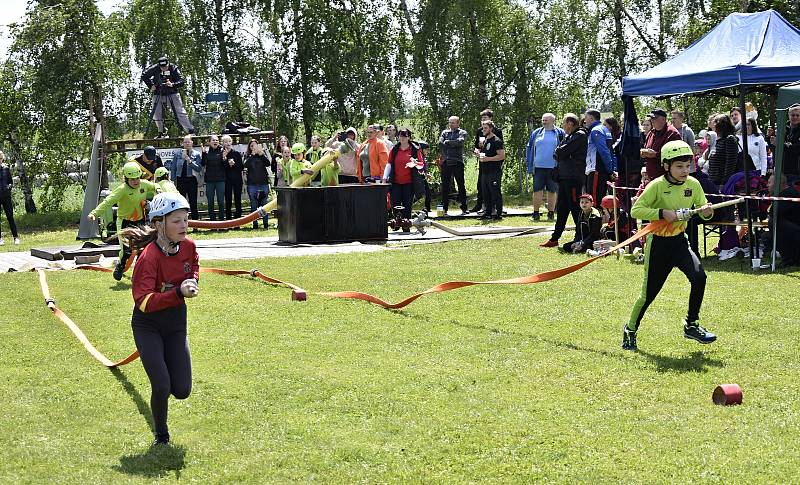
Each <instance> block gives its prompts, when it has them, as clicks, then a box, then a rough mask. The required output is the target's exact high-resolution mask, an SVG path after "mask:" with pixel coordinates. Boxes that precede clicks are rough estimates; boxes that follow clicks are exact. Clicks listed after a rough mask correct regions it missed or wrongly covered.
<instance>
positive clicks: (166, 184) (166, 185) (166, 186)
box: [158, 179, 179, 194]
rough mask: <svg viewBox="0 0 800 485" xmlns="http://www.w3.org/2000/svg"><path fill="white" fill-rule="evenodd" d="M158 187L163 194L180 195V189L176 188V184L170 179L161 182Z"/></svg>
mask: <svg viewBox="0 0 800 485" xmlns="http://www.w3.org/2000/svg"><path fill="white" fill-rule="evenodd" d="M158 186H159V187H160V188H161V192H172V193H173V194H178V193H179V192H178V188H177V187H175V184H174V183H172V181H171V180H169V179H164V180H159V181H158Z"/></svg>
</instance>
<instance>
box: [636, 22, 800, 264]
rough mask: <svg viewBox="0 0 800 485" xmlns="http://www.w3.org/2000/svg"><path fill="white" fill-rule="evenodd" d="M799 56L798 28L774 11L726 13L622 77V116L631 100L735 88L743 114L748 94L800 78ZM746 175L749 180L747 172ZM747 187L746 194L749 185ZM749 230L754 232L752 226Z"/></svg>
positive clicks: (637, 133)
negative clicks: (661, 58) (684, 43)
mask: <svg viewBox="0 0 800 485" xmlns="http://www.w3.org/2000/svg"><path fill="white" fill-rule="evenodd" d="M799 52H800V29H797V28H796V27H795V26H793V25H792V24H790V23H789V22H788V21H787V20H786V19H785V18H783V17H782V16H781V15H780V14H779V13H778V12H776V11H774V10H767V11H765V12H756V13H733V14H730V15H728V16H727V17H726V18H725V19H724V20H723V21H722V22H720V24H719V25H717V26H716V27H714V28H713V29H712V30H711V31H709V32H708V33H707V34H706V35H704V36H703V37H702V38H700V39H699V40H698V41H697V42H695V43H694V44H692V45H691V46H689V47H688V48H686V50H684V51H683V52H681V53H679V54H677V55H676V56H674V57H672V58H671V59H669V60H667V61H665V62H663V63H661V64H659V65H657V66H655V67H653V68H651V69H648V70H647V71H645V72H643V73H641V74H636V75H632V76H627V77H625V78H623V80H622V99H623V102H624V103H625V110H626V113H627V112H628V111H633V97H635V96H653V97H669V96H677V95H685V94H701V93H709V92H715V91H717V92H720V91H721V92H724V90H726V89H729V88H737V89H738V91H739V99H740V105H741V110H742V113H744V112H745V95H746V93H747V91H748V90H749V91H756V90H763V89H764V88H767V87H769V88H772V89H774V88H775V87H776V86H778V85H783V84H789V83H791V82H794V81H797V80H798V79H800V55H798V53H799ZM633 123H637V124H638V120H636V117H635V116H633V117H632V118H630V119H629V118H628V117H627V116H626V117H625V129H624V130H623V137H622V138H623V139H622V150H623V154H630V155H632V154H633V153H635V152H637V151H638V148H639V138H640V133H639V129H638V126H635V125H633ZM629 125H630V126H629ZM626 138H627V139H626ZM743 138H744V140H743V142H744V147H743V151H744V152H745V153H747V137H746V136H745V137H743ZM775 168H776V173H778V174H779V173H780V169H781V168H782V167H781V163H780V161H778V160H777V158H776V167H775ZM745 177H746V178H749V177H748V173H747V169H746V168H745ZM745 186H746V187H747V193H748V195H749V192H750V184H745ZM745 206H747V204H745ZM748 212H749V207H748ZM749 221H750V217H749V214H748V223H749ZM750 231H751V234H752V227H750ZM751 246H752V238H751ZM752 249H753V248H751V252H750V254H751V257H754V256H755V253H754V251H753V250H752Z"/></svg>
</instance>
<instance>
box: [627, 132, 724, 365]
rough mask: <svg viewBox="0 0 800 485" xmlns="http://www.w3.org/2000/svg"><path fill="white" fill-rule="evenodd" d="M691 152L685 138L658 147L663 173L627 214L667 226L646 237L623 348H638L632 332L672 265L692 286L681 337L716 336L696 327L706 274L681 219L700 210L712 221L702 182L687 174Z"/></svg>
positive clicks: (701, 338)
mask: <svg viewBox="0 0 800 485" xmlns="http://www.w3.org/2000/svg"><path fill="white" fill-rule="evenodd" d="M693 156H694V154H693V153H692V149H691V148H689V145H687V144H686V142H684V141H671V142H668V143H666V144H665V145H664V146H663V147H662V148H661V164H662V165H663V167H664V170H666V172H667V173H665V174H664V175H662V176H661V177H658V178H656V179H654V180H653V181H652V182H650V184H648V186H647V188H646V189H645V190H644V192H643V193H642V195H641V196H640V197H639V199H638V200H637V201H636V203H635V204H634V205H633V208H632V209H631V216H632V217H634V218H636V219H639V220H647V221H656V220H665V221H667V222H669V224H668V225H667V226H666V227H665V228H663V229H660V230H658V231H657V232H655V233H651V234H648V235H647V243H646V244H645V252H644V282H643V283H642V293H641V294H640V295H639V298H638V299H637V300H636V303H634V305H633V310H632V311H631V316H630V319H629V320H628V323H626V324H625V325H624V326H623V327H622V348H623V349H625V350H636V349H637V348H636V331H637V330H638V329H639V324H640V323H641V321H642V317H643V316H644V312H645V311H646V310H647V307H648V306H650V303H652V302H653V300H654V299H655V297H656V295H658V292H659V291H661V287H662V286H664V282H665V281H666V280H667V277H668V276H669V273H670V272H671V271H672V268H675V267H677V268H678V269H680V270H681V271H682V272H683V274H685V275H686V278H688V280H689V283H690V284H691V290H690V293H689V312H688V313H687V315H686V320H684V325H683V336H684V337H686V338H689V339H693V340H697V341H698V342H700V343H701V344H710V343H711V342H713V341H715V340H716V339H717V336H716V335H714V334H713V333H711V332H709V331H708V330H706V329H705V328H703V327H702V326H700V321H699V318H700V306H701V305H702V303H703V294H704V292H705V288H706V273H705V272H704V271H703V266H702V265H701V264H700V259H699V258H698V257H697V254H695V253H694V251H692V250H691V249H690V248H689V241H688V240H687V239H686V235H685V234H684V231H685V230H686V226H687V223H688V221H687V220H680V219H679V216H681V212H680V211H679V209H691V208H702V209H703V210H702V212H701V213H700V217H702V218H703V219H705V220H708V219H711V216H712V215H714V210H713V209H711V204H709V203H708V201H707V200H706V194H705V193H704V192H703V188H702V186H701V185H700V182H698V181H697V179H695V178H694V177H690V176H689V170H690V169H691V165H692V159H693Z"/></svg>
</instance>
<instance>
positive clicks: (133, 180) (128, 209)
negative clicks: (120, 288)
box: [89, 162, 159, 281]
mask: <svg viewBox="0 0 800 485" xmlns="http://www.w3.org/2000/svg"><path fill="white" fill-rule="evenodd" d="M122 175H123V178H124V180H125V181H124V182H123V183H121V184H120V185H118V186H117V187H115V188H114V190H113V191H112V192H111V195H109V196H108V197H106V198H105V199H104V200H103V202H101V203H100V204H99V205H98V206H97V207H95V208H94V210H93V211H92V212H90V213H89V219H90V220H92V221H93V220H95V219H97V216H98V214H102V213H103V212H105V211H106V210H107V209H110V208H111V207H112V206H113V205H114V204H116V205H117V235H118V236H119V233H120V231H121V230H122V229H123V228H125V227H128V226H133V225H136V224H140V223H144V222H146V219H145V215H146V214H145V208H146V207H147V199H152V198H153V197H154V196H155V195H156V192H157V191H158V190H159V189H158V186H157V185H156V184H154V183H153V182H149V181H147V180H141V179H140V178H139V177H141V176H142V167H140V166H139V164H138V163H136V162H128V163H126V164H125V165H123V167H122ZM119 247H120V249H119V262H117V266H116V268H114V279H115V280H117V281H119V280H121V279H122V274H123V273H124V272H125V264H126V263H127V262H128V258H130V256H131V250H130V248H129V247H128V246H126V245H124V244H123V242H122V240H121V239H120V242H119Z"/></svg>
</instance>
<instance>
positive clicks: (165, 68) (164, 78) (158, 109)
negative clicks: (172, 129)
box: [142, 56, 194, 203]
mask: <svg viewBox="0 0 800 485" xmlns="http://www.w3.org/2000/svg"><path fill="white" fill-rule="evenodd" d="M142 82H143V83H145V85H146V86H147V88H148V89H149V90H150V92H151V93H153V114H152V117H153V121H155V123H156V127H157V128H158V138H165V137H166V136H167V132H166V130H165V129H164V104H165V103H168V104H169V105H170V106H171V107H172V112H173V113H175V118H176V119H177V120H178V124H179V125H180V126H181V129H182V130H183V131H184V133H186V134H189V135H191V134H193V133H194V126H192V122H191V121H189V115H188V114H187V113H186V109H185V108H184V107H183V102H182V101H181V95H180V94H179V93H178V89H179V88H181V87H183V85H184V84H185V81H184V79H183V76H181V72H180V70H179V69H178V66H176V65H175V64H172V63H170V62H169V59H167V57H166V56H162V57H159V58H158V62H157V63H156V64H153V65H152V66H149V67H148V68H147V69H145V70H144V72H143V73H142ZM189 202H190V203H191V200H190V201H189Z"/></svg>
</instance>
